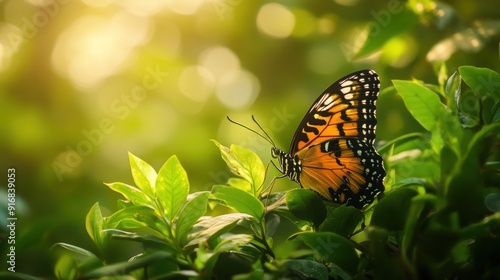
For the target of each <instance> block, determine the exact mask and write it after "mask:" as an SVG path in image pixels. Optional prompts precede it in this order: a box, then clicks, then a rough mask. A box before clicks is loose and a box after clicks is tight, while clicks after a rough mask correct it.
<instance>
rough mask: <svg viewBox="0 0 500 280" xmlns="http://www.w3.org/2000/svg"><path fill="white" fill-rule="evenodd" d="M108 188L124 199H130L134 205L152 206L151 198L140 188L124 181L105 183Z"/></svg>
mask: <svg viewBox="0 0 500 280" xmlns="http://www.w3.org/2000/svg"><path fill="white" fill-rule="evenodd" d="M105 184H106V185H107V186H108V187H109V188H110V189H112V190H114V191H115V192H117V193H120V194H121V195H123V196H124V197H125V199H127V200H129V201H131V202H132V203H134V204H135V205H144V206H151V207H154V202H153V201H152V199H151V198H150V197H149V196H147V195H146V194H144V193H143V192H142V191H141V190H140V189H138V188H136V187H134V186H130V185H127V184H124V183H120V182H117V183H105Z"/></svg>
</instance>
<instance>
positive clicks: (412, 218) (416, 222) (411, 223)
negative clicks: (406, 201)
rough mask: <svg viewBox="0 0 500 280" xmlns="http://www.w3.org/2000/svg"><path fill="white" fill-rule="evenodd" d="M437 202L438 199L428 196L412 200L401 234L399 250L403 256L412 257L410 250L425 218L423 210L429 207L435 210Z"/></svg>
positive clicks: (422, 195) (421, 195)
mask: <svg viewBox="0 0 500 280" xmlns="http://www.w3.org/2000/svg"><path fill="white" fill-rule="evenodd" d="M437 201H438V198H437V197H436V196H435V195H430V194H420V195H416V196H414V197H413V198H412V200H411V206H410V209H409V211H408V216H407V219H406V221H405V226H404V231H403V234H402V241H401V250H402V253H403V256H411V255H412V253H410V252H412V248H413V247H414V245H415V243H416V241H417V240H418V234H419V233H421V232H423V231H422V230H420V228H419V226H420V223H422V220H423V217H424V216H425V210H426V209H430V208H431V207H432V209H435V205H436V204H437Z"/></svg>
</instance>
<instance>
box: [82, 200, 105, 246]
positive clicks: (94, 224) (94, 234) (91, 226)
mask: <svg viewBox="0 0 500 280" xmlns="http://www.w3.org/2000/svg"><path fill="white" fill-rule="evenodd" d="M103 224H104V220H103V218H102V213H101V208H100V207H99V202H96V203H95V204H94V205H92V208H90V210H89V212H88V214H87V216H86V218H85V228H86V229H87V233H88V235H89V236H90V238H92V240H93V241H94V243H95V244H96V246H97V248H99V251H100V252H101V253H102V252H104V250H105V245H106V244H105V242H106V241H107V240H106V236H107V235H106V234H105V233H103V232H102V230H103Z"/></svg>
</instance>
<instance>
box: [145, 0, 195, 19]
mask: <svg viewBox="0 0 500 280" xmlns="http://www.w3.org/2000/svg"><path fill="white" fill-rule="evenodd" d="M203 2H204V0H170V1H168V2H167V5H168V7H169V8H170V10H172V11H174V12H176V13H178V14H182V15H192V14H194V13H196V12H197V11H198V9H199V8H200V7H201V4H203ZM141 3H142V2H141Z"/></svg>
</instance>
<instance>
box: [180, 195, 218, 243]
mask: <svg viewBox="0 0 500 280" xmlns="http://www.w3.org/2000/svg"><path fill="white" fill-rule="evenodd" d="M209 196H210V192H198V193H196V194H193V198H191V199H190V200H189V201H188V202H186V204H185V205H184V207H183V208H182V210H181V212H180V214H179V219H178V220H177V223H176V225H177V227H176V229H175V230H176V238H177V240H178V241H179V242H181V243H184V240H185V238H186V237H187V235H188V233H189V232H190V231H191V229H192V227H193V225H194V224H195V223H196V221H198V219H199V218H200V217H201V216H203V215H204V214H205V212H206V211H207V205H208V197H209Z"/></svg>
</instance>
